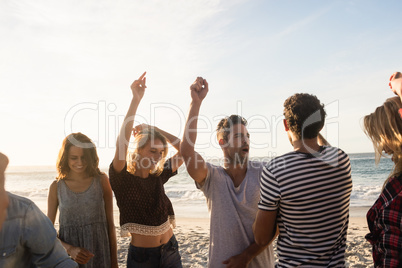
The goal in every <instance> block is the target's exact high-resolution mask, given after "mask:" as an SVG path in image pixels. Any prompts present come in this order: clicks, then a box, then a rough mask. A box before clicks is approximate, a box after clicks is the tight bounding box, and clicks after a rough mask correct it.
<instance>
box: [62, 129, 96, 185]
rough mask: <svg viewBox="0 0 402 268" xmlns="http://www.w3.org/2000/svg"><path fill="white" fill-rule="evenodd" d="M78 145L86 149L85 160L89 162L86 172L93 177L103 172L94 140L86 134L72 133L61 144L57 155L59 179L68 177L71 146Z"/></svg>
mask: <svg viewBox="0 0 402 268" xmlns="http://www.w3.org/2000/svg"><path fill="white" fill-rule="evenodd" d="M73 146H76V147H79V148H82V149H83V151H84V160H85V162H86V164H87V168H86V170H85V171H86V173H87V175H88V176H90V177H93V176H97V175H100V174H103V173H102V172H101V171H100V170H99V167H98V166H99V157H98V154H97V153H96V146H95V144H94V143H93V142H92V140H91V139H90V138H88V137H87V136H85V135H84V134H82V133H80V132H78V133H72V134H70V135H68V136H67V137H66V138H65V139H64V140H63V144H62V145H61V148H60V151H59V156H58V157H57V164H56V167H57V173H58V175H57V180H61V179H64V178H66V177H68V173H69V172H70V167H69V166H68V157H69V152H70V148H71V147H73Z"/></svg>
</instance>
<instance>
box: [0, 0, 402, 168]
mask: <svg viewBox="0 0 402 268" xmlns="http://www.w3.org/2000/svg"><path fill="white" fill-rule="evenodd" d="M401 11H402V2H400V1H392V0H391V1H370V0H369V1H367V0H365V1H310V0H303V1H297V0H293V1H288V0H284V1H268V0H267V1H262V0H225V1H219V0H192V1H185V0H180V1H179V0H170V1H163V0H160V1H159V0H147V1H138V0H119V1H105V0H97V1H94V0H90V1H88V0H86V1H85V0H84V1H50V0H49V1H44V0H37V1H28V0H19V1H7V0H2V1H0V36H1V42H0V112H1V116H0V125H1V131H0V151H1V152H3V153H5V154H7V155H8V156H9V158H10V165H15V166H19V165H50V166H51V165H55V162H56V159H57V154H58V151H59V149H60V146H61V143H62V141H63V139H64V137H65V136H66V135H68V134H70V133H71V132H82V133H84V134H86V135H88V136H89V137H90V138H91V139H92V140H93V141H94V142H95V143H96V145H97V148H98V154H99V157H100V165H101V166H102V167H106V166H108V164H109V163H110V162H111V161H112V159H113V156H114V150H115V140H116V137H117V134H118V131H119V128H120V125H121V123H122V119H123V118H124V115H125V113H126V111H127V108H128V106H129V103H130V100H131V97H132V93H131V90H130V85H131V83H132V82H133V81H134V80H135V79H137V78H138V77H139V76H140V75H141V74H142V73H143V72H144V71H147V89H146V92H145V96H144V98H143V100H142V102H141V104H140V107H139V109H138V111H137V118H136V123H148V124H151V125H156V126H158V127H159V128H161V129H164V130H165V131H168V132H170V133H172V134H174V135H177V136H179V137H181V136H182V135H183V129H184V123H185V118H186V116H187V113H188V108H189V104H190V100H191V99H190V92H189V86H190V85H191V83H192V82H193V81H194V79H195V78H196V77H197V76H202V77H204V78H205V79H207V81H208V82H209V86H210V87H209V88H210V89H209V93H208V95H207V97H206V98H205V100H204V102H203V104H202V107H201V112H200V116H201V118H200V122H199V135H198V139H197V146H196V149H197V150H198V151H199V152H200V153H201V154H203V155H204V157H206V158H207V159H212V158H217V157H220V156H222V152H221V151H220V149H219V146H218V144H217V141H216V138H215V137H216V136H215V132H214V129H215V127H216V125H217V123H218V122H219V120H220V119H221V118H223V117H224V116H227V115H231V114H240V115H242V116H244V117H245V118H246V119H247V120H248V121H249V125H248V128H249V132H250V134H251V151H250V156H252V157H254V156H255V157H272V156H276V155H280V154H283V153H286V152H288V151H291V150H292V147H291V146H290V144H289V141H288V139H287V135H286V132H285V131H284V128H283V124H282V119H283V117H282V111H283V102H284V101H285V99H286V98H287V97H289V96H291V95H293V94H294V93H298V92H304V93H311V94H314V95H316V96H317V97H318V98H319V99H320V100H321V101H322V102H323V103H324V104H325V105H326V110H327V121H326V125H325V127H324V129H323V131H322V134H323V135H324V136H325V137H327V139H328V140H329V142H330V143H331V144H332V145H334V146H338V147H340V148H342V149H343V150H344V151H345V152H347V153H359V152H373V147H372V144H371V143H370V141H369V139H368V138H367V137H366V136H365V134H364V132H363V130H362V124H361V121H362V118H363V117H364V116H365V115H367V114H370V113H371V112H373V111H374V109H375V108H376V107H377V106H379V105H381V104H382V103H383V102H384V101H385V99H386V98H388V97H392V96H393V94H392V92H391V91H390V90H389V88H388V86H387V85H388V79H389V77H390V75H391V74H392V73H393V72H394V71H398V70H399V71H401V70H402V66H401V65H402V53H401V45H400V44H401V43H402V35H401V34H400V25H402V23H401V22H402V16H400V13H401ZM172 152H173V151H172Z"/></svg>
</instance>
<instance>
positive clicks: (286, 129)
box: [283, 119, 289, 131]
mask: <svg viewBox="0 0 402 268" xmlns="http://www.w3.org/2000/svg"><path fill="white" fill-rule="evenodd" d="M283 125H284V126H285V131H289V127H288V122H287V121H286V119H283Z"/></svg>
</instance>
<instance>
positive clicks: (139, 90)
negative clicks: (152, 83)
mask: <svg viewBox="0 0 402 268" xmlns="http://www.w3.org/2000/svg"><path fill="white" fill-rule="evenodd" d="M146 73H147V72H144V73H143V74H142V75H141V76H140V77H139V78H138V80H135V81H134V82H133V83H132V84H131V91H132V92H133V96H134V97H137V98H138V99H139V100H141V99H142V97H144V93H145V89H146V88H147V86H146V85H145V83H146V80H147V78H146V77H145V75H146Z"/></svg>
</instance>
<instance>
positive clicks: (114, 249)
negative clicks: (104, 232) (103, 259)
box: [108, 225, 118, 267]
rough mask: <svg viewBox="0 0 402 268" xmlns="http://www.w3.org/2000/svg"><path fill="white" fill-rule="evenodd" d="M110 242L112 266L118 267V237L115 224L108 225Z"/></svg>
mask: <svg viewBox="0 0 402 268" xmlns="http://www.w3.org/2000/svg"><path fill="white" fill-rule="evenodd" d="M108 233H109V244H110V259H111V264H112V267H118V261H117V238H116V228H115V226H114V225H113V226H108Z"/></svg>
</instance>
